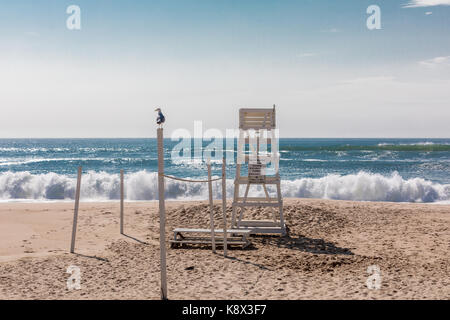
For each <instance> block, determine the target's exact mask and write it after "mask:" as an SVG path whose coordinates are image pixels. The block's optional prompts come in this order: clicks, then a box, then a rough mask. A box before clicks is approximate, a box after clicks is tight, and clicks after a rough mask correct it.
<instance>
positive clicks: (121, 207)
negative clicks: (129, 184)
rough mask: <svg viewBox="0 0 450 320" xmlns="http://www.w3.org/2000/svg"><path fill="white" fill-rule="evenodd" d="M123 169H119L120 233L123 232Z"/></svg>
mask: <svg viewBox="0 0 450 320" xmlns="http://www.w3.org/2000/svg"><path fill="white" fill-rule="evenodd" d="M123 198H124V188H123V170H120V234H123Z"/></svg>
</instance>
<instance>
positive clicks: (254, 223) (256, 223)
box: [241, 220, 280, 227]
mask: <svg viewBox="0 0 450 320" xmlns="http://www.w3.org/2000/svg"><path fill="white" fill-rule="evenodd" d="M241 226H244V227H280V223H279V222H273V221H271V220H242V221H241Z"/></svg>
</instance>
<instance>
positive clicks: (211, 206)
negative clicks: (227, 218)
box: [207, 159, 216, 253]
mask: <svg viewBox="0 0 450 320" xmlns="http://www.w3.org/2000/svg"><path fill="white" fill-rule="evenodd" d="M207 166H208V193H209V223H210V225H211V244H212V251H213V252H214V253H216V235H215V232H214V203H213V194H212V181H211V160H210V159H208V161H207Z"/></svg>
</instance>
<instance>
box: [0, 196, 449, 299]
mask: <svg viewBox="0 0 450 320" xmlns="http://www.w3.org/2000/svg"><path fill="white" fill-rule="evenodd" d="M166 206H167V229H166V231H167V240H168V239H169V237H171V236H172V232H171V230H172V229H173V228H174V227H208V224H209V217H208V210H207V208H208V207H207V205H206V202H194V201H192V202H180V201H177V202H168V203H167V204H166ZM219 208H220V205H219V203H218V202H217V205H216V209H217V212H216V224H217V225H218V226H219V222H220V221H221V211H219ZM284 210H285V217H286V223H287V226H288V228H289V236H286V237H277V236H273V237H271V236H255V237H251V242H252V245H251V246H250V247H249V248H247V249H245V250H241V249H239V248H236V249H232V250H229V257H228V258H224V257H223V255H222V250H221V249H220V248H219V249H218V251H217V254H213V253H212V252H211V250H210V248H208V247H198V248H179V249H171V248H169V247H168V251H167V263H168V296H169V299H450V266H449V261H450V250H449V248H450V229H449V228H450V205H425V204H406V203H387V202H351V201H331V200H313V199H308V200H306V199H286V200H285V206H284ZM228 211H229V212H228V213H229V216H230V212H231V203H229V207H228ZM267 214H269V213H268V211H265V210H257V209H254V210H253V211H252V212H251V213H249V216H253V217H262V216H264V215H267ZM72 217H73V203H71V202H65V203H64V202H61V203H2V204H0V299H159V297H160V290H159V275H160V274H159V238H158V237H159V215H158V204H157V202H133V203H126V206H125V233H126V235H125V236H124V235H120V234H119V204H118V203H117V202H104V203H82V204H81V206H80V213H79V222H78V234H77V243H76V254H70V253H69V246H70V237H71V225H72ZM71 265H75V266H78V267H79V268H80V270H81V289H80V290H68V289H67V286H66V281H67V279H68V277H69V274H68V273H66V270H67V267H68V266H71ZM371 265H377V266H379V268H380V270H381V288H380V289H379V290H376V289H368V288H367V286H366V280H367V278H368V277H369V276H370V274H368V273H367V268H368V267H369V266H371Z"/></svg>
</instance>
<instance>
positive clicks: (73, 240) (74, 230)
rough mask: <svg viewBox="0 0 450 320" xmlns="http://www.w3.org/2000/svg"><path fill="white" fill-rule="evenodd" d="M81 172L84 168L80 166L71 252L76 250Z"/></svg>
mask: <svg viewBox="0 0 450 320" xmlns="http://www.w3.org/2000/svg"><path fill="white" fill-rule="evenodd" d="M81 172H82V168H81V166H80V167H78V175H77V189H76V191H75V208H74V210H73V223H72V241H71V243H70V253H74V252H75V238H76V235H77V222H78V208H79V205H80V189H81Z"/></svg>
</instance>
